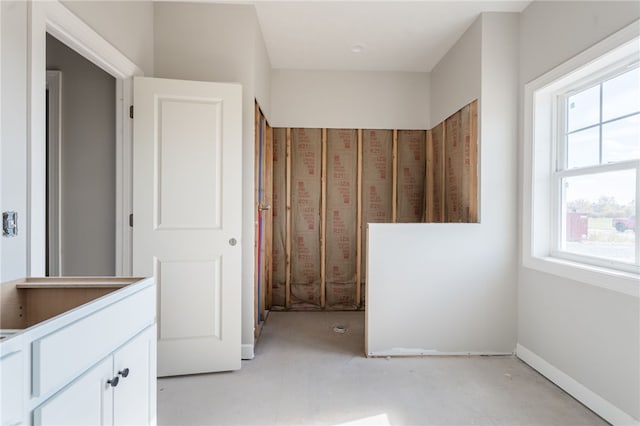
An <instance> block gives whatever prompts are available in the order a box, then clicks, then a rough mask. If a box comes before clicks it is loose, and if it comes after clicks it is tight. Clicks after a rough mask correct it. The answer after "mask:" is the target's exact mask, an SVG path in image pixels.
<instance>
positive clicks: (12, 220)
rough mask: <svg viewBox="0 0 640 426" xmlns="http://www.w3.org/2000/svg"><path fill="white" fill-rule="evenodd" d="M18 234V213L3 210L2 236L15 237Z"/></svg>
mask: <svg viewBox="0 0 640 426" xmlns="http://www.w3.org/2000/svg"><path fill="white" fill-rule="evenodd" d="M16 235H18V213H17V212H3V213H2V236H3V237H15V236H16Z"/></svg>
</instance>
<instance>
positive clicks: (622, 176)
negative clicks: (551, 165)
mask: <svg viewBox="0 0 640 426" xmlns="http://www.w3.org/2000/svg"><path fill="white" fill-rule="evenodd" d="M633 60H634V57H633V56H632V57H630V58H628V60H627V61H623V62H622V64H621V65H619V66H617V67H613V68H611V69H606V71H607V73H606V74H605V75H604V76H602V77H600V78H597V79H596V80H595V81H594V80H591V81H589V80H587V81H588V82H587V83H586V84H578V85H576V86H575V87H569V88H568V89H565V90H563V91H562V92H560V93H559V94H558V95H556V99H557V106H556V108H557V111H558V116H557V120H556V126H555V127H556V131H557V138H556V140H555V145H556V147H555V148H556V150H557V157H556V167H555V173H554V174H553V179H552V181H553V186H554V189H555V191H556V194H557V197H556V199H555V200H554V201H556V202H555V203H552V206H553V207H552V208H553V209H554V213H555V215H556V216H555V218H554V219H555V223H554V225H555V226H554V229H555V230H556V232H555V243H556V245H555V247H554V250H553V255H555V256H558V257H561V258H567V259H570V260H578V261H582V262H585V263H590V264H594V265H602V266H608V267H613V268H616V269H621V270H631V271H633V270H634V269H635V268H637V266H638V265H639V264H640V261H639V259H638V256H640V251H639V250H638V246H637V244H636V239H637V236H636V234H637V231H638V225H637V222H636V220H635V218H636V217H637V216H638V204H637V203H636V199H637V192H638V191H637V183H636V182H637V180H638V175H639V174H640V67H638V64H637V63H634V62H633ZM629 62H630V63H631V65H630V64H629Z"/></svg>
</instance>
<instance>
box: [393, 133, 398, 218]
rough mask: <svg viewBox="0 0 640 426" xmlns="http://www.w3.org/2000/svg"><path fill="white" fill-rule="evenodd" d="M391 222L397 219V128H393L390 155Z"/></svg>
mask: <svg viewBox="0 0 640 426" xmlns="http://www.w3.org/2000/svg"><path fill="white" fill-rule="evenodd" d="M391 175H392V179H391V181H392V187H391V222H393V223H396V222H397V221H398V130H397V129H393V151H392V155H391Z"/></svg>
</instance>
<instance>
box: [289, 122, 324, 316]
mask: <svg viewBox="0 0 640 426" xmlns="http://www.w3.org/2000/svg"><path fill="white" fill-rule="evenodd" d="M321 149H322V131H321V130H320V129H291V165H292V167H291V220H292V222H291V304H292V305H297V306H298V307H306V306H308V305H311V306H319V305H320V189H321V184H322V183H321V176H320V170H321V167H322V164H321V162H320V159H321Z"/></svg>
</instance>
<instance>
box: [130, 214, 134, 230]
mask: <svg viewBox="0 0 640 426" xmlns="http://www.w3.org/2000/svg"><path fill="white" fill-rule="evenodd" d="M129 226H130V227H132V228H133V213H131V214H130V215H129Z"/></svg>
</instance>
